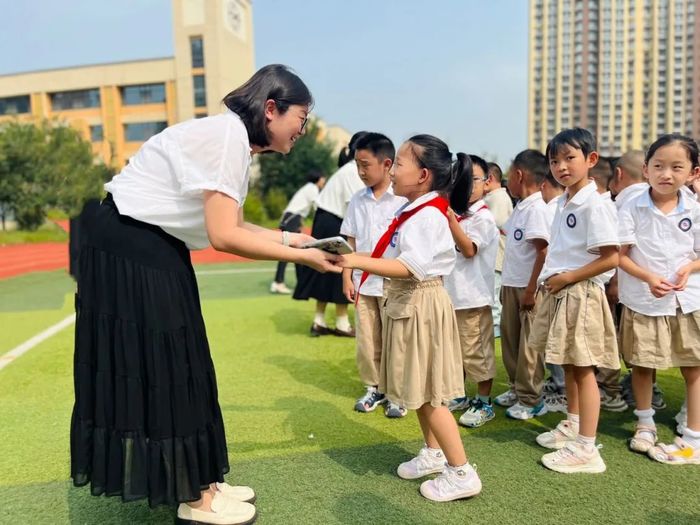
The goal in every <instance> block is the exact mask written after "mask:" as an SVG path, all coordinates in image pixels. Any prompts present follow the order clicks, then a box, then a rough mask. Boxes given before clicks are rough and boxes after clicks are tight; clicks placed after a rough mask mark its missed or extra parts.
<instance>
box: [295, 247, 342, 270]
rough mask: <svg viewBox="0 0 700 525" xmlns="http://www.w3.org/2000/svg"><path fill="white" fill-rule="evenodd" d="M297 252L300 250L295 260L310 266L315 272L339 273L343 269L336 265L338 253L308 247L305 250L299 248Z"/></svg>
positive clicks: (338, 257)
mask: <svg viewBox="0 0 700 525" xmlns="http://www.w3.org/2000/svg"><path fill="white" fill-rule="evenodd" d="M299 252H301V256H300V257H299V259H298V261H297V262H300V263H301V264H305V265H306V266H310V267H311V268H313V269H314V270H316V271H317V272H321V273H326V272H331V273H340V272H342V271H343V270H342V268H341V267H340V266H338V260H339V259H340V255H333V254H332V253H327V252H323V251H321V250H319V249H317V248H308V249H306V250H299Z"/></svg>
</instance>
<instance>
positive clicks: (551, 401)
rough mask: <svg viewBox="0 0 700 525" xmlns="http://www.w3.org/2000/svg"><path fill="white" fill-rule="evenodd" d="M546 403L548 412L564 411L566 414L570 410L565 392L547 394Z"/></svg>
mask: <svg viewBox="0 0 700 525" xmlns="http://www.w3.org/2000/svg"><path fill="white" fill-rule="evenodd" d="M544 404H545V405H546V406H547V412H562V413H563V414H566V412H567V410H568V405H567V403H566V396H565V395H563V394H545V395H544Z"/></svg>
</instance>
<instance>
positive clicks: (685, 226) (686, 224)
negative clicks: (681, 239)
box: [678, 217, 693, 232]
mask: <svg viewBox="0 0 700 525" xmlns="http://www.w3.org/2000/svg"><path fill="white" fill-rule="evenodd" d="M691 226H693V221H691V220H690V219H689V218H688V217H685V218H683V219H681V221H680V222H679V223H678V227H679V228H680V229H681V231H683V232H687V231H688V230H690V228H691Z"/></svg>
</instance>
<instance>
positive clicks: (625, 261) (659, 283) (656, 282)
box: [620, 245, 675, 297]
mask: <svg viewBox="0 0 700 525" xmlns="http://www.w3.org/2000/svg"><path fill="white" fill-rule="evenodd" d="M630 248H632V247H631V246H630V245H625V246H623V247H622V249H621V250H620V268H622V269H623V270H624V271H626V272H627V273H628V274H630V275H631V276H632V277H636V278H637V279H639V280H640V281H643V282H645V283H647V285H649V290H650V291H651V294H652V295H653V296H654V297H663V296H664V295H667V294H668V293H669V292H672V291H673V290H674V289H675V285H674V284H673V283H672V282H669V281H667V280H666V279H664V278H663V277H661V276H660V275H656V274H655V273H653V272H650V271H649V270H646V269H645V268H642V267H641V266H639V265H638V264H637V263H636V262H634V261H633V260H632V259H631V258H630V256H629V251H630Z"/></svg>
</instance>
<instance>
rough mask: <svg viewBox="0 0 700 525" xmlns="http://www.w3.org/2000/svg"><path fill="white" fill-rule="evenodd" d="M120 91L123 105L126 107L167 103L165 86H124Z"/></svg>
mask: <svg viewBox="0 0 700 525" xmlns="http://www.w3.org/2000/svg"><path fill="white" fill-rule="evenodd" d="M120 91H121V94H122V104H123V105H125V106H136V105H139V104H163V103H164V102H165V84H143V85H140V86H123V87H122V88H120Z"/></svg>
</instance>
